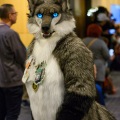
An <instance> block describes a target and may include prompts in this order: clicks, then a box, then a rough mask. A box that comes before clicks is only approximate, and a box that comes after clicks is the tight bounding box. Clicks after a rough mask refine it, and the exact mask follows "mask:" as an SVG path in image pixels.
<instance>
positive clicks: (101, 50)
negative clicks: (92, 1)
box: [83, 24, 110, 89]
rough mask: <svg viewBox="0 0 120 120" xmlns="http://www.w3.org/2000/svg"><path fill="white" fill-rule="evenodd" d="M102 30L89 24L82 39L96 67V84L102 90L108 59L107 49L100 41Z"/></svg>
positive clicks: (95, 25) (102, 41)
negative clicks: (90, 52) (91, 54)
mask: <svg viewBox="0 0 120 120" xmlns="http://www.w3.org/2000/svg"><path fill="white" fill-rule="evenodd" d="M101 34H102V29H101V27H100V26H99V25H97V24H90V25H89V26H88V28H87V37H86V38H84V39H83V42H84V43H85V45H86V46H87V47H88V48H89V49H90V50H91V51H92V53H93V58H94V64H95V65H96V69H97V74H96V83H97V84H98V85H100V86H101V87H102V89H103V84H104V80H105V73H106V64H107V62H108V60H109V58H110V56H109V49H108V47H107V45H106V43H105V42H104V40H102V39H101V38H100V37H101Z"/></svg>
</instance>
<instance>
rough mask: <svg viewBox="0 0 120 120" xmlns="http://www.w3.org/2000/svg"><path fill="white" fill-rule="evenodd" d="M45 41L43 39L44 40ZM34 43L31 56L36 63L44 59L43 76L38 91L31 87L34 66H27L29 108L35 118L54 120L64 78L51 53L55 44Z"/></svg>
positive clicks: (62, 92) (61, 94) (60, 99)
mask: <svg viewBox="0 0 120 120" xmlns="http://www.w3.org/2000/svg"><path fill="white" fill-rule="evenodd" d="M44 42H45V41H44ZM44 42H43V43H42V44H40V45H39V43H37V44H35V49H34V51H33V56H34V57H35V60H36V63H38V64H39V63H41V62H42V61H46V63H47V66H46V68H45V78H44V80H43V83H42V84H40V85H39V88H38V91H37V92H35V91H34V90H33V88H32V83H33V82H34V78H35V68H34V66H31V67H30V68H29V73H30V76H29V79H28V80H27V82H26V88H27V92H28V94H29V98H30V103H31V109H32V113H33V117H34V119H35V120H55V118H56V112H57V110H58V108H59V106H60V105H61V104H62V101H63V96H64V78H63V74H62V72H61V70H60V67H59V65H58V62H57V60H56V59H55V57H54V56H53V55H52V51H53V49H54V47H55V44H52V45H50V44H47V43H44Z"/></svg>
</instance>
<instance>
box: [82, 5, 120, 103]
mask: <svg viewBox="0 0 120 120" xmlns="http://www.w3.org/2000/svg"><path fill="white" fill-rule="evenodd" d="M110 16H111V14H110V13H109V12H108V10H107V9H106V8H104V7H101V6H100V7H99V10H98V11H97V12H96V13H94V19H93V21H92V22H91V23H90V24H89V25H88V27H87V32H86V33H87V35H86V37H85V38H84V39H83V42H84V43H85V44H86V46H87V47H88V48H89V49H90V50H91V51H92V53H93V57H94V64H95V66H96V77H95V83H96V90H97V97H96V100H97V101H98V102H99V103H100V104H102V105H105V100H104V99H105V94H111V95H112V94H115V93H116V88H115V86H114V84H113V82H112V78H111V75H110V73H111V72H112V71H120V26H119V25H116V24H115V21H113V20H111V19H110ZM111 28H112V29H111ZM111 30H112V32H111ZM113 30H114V32H113Z"/></svg>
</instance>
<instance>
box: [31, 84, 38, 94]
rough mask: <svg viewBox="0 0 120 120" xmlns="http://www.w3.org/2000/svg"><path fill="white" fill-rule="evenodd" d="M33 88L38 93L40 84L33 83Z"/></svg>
mask: <svg viewBox="0 0 120 120" xmlns="http://www.w3.org/2000/svg"><path fill="white" fill-rule="evenodd" d="M32 88H33V90H34V91H35V92H37V90H38V88H39V84H37V83H35V82H34V83H33V84H32Z"/></svg>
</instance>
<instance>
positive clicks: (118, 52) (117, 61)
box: [110, 42, 120, 72]
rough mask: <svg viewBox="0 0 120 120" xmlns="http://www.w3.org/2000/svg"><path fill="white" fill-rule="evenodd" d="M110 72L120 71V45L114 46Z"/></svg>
mask: <svg viewBox="0 0 120 120" xmlns="http://www.w3.org/2000/svg"><path fill="white" fill-rule="evenodd" d="M110 71H111V72H112V71H120V43H119V42H116V45H115V46H114V55H113V56H112V57H111V63H110Z"/></svg>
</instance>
